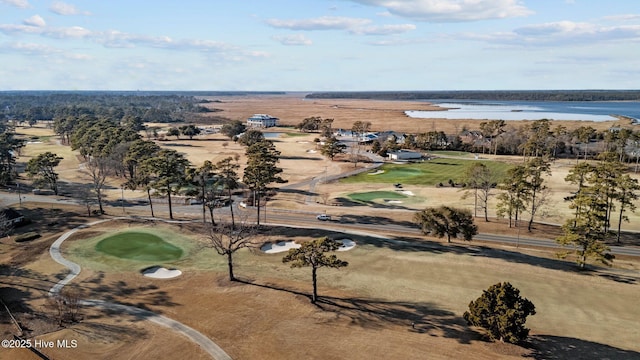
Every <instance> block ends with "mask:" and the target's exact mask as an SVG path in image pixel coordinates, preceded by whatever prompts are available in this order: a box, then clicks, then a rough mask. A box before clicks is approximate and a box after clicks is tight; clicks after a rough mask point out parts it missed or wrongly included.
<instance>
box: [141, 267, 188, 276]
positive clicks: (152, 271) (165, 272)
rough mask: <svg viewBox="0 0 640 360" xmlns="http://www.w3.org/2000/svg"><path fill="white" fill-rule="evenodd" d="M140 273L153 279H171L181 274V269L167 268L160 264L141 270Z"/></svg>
mask: <svg viewBox="0 0 640 360" xmlns="http://www.w3.org/2000/svg"><path fill="white" fill-rule="evenodd" d="M142 275H144V276H146V277H150V278H154V279H171V278H174V277H178V276H180V275H182V271H180V270H177V269H173V270H169V269H167V268H165V267H162V266H153V267H150V268H147V269H144V271H142Z"/></svg>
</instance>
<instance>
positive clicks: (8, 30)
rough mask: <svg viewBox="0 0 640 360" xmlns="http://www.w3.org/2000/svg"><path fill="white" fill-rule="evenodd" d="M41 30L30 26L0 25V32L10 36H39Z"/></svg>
mask: <svg viewBox="0 0 640 360" xmlns="http://www.w3.org/2000/svg"><path fill="white" fill-rule="evenodd" d="M42 29H43V28H40V27H37V26H31V25H12V24H0V32H1V33H4V34H7V35H12V34H41V33H42V31H43V30H42Z"/></svg>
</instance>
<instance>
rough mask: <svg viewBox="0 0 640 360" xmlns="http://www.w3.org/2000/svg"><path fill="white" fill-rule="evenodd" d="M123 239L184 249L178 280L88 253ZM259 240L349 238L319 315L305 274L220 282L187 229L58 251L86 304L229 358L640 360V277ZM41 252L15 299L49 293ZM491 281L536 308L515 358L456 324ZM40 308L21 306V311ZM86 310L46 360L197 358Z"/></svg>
mask: <svg viewBox="0 0 640 360" xmlns="http://www.w3.org/2000/svg"><path fill="white" fill-rule="evenodd" d="M145 229H146V230H145ZM121 230H127V231H129V230H135V231H143V230H145V231H152V232H156V233H158V234H162V236H163V237H166V238H170V239H171V241H172V242H174V243H175V244H176V245H179V246H180V247H183V248H185V249H187V251H186V256H185V257H184V258H182V259H180V260H178V261H171V262H168V263H167V265H171V266H175V267H178V268H180V269H181V270H182V271H183V275H182V276H181V277H178V278H175V279H170V280H159V279H150V278H146V277H144V276H142V275H141V274H140V273H139V270H140V269H141V268H144V267H145V266H147V265H148V264H149V263H150V262H147V261H134V260H125V259H118V258H114V257H111V258H113V259H109V256H106V255H104V254H100V253H98V252H96V251H95V244H96V243H97V242H99V241H100V239H103V238H104V237H105V236H106V235H108V234H111V233H113V232H118V231H121ZM267 234H268V235H267V236H266V237H264V238H263V239H264V241H267V242H274V241H279V240H287V241H289V240H295V241H296V242H303V241H306V240H310V239H312V238H316V237H320V236H325V235H329V236H332V237H334V238H341V239H342V238H350V239H353V240H355V241H356V243H357V246H356V247H355V248H354V249H353V250H350V251H347V252H341V253H339V254H338V256H339V258H341V259H343V260H346V261H348V262H349V266H348V267H346V268H343V269H340V270H331V269H321V270H320V271H319V291H320V295H321V296H322V297H323V299H322V301H320V303H319V304H318V305H317V306H314V305H312V304H311V303H310V302H309V298H308V294H309V292H310V280H309V279H310V271H309V269H290V268H289V267H288V266H287V265H286V264H282V262H281V258H282V256H283V255H282V254H264V253H262V252H260V251H257V250H255V251H241V252H239V253H238V254H237V256H236V257H235V260H236V274H237V275H238V276H239V277H240V278H241V279H243V281H242V282H240V283H229V282H228V281H227V280H225V277H226V273H225V265H226V264H225V260H224V258H223V257H220V256H217V255H215V254H214V252H213V250H212V249H209V248H206V247H203V238H202V236H201V235H200V232H199V231H198V227H197V225H190V226H184V225H183V226H178V225H162V224H153V223H148V222H147V223H139V222H122V221H121V222H119V223H110V224H103V225H99V226H96V227H92V228H89V229H85V230H81V231H80V232H78V233H76V234H75V235H73V237H72V238H70V239H69V240H68V241H67V243H65V245H64V247H63V251H64V253H65V254H66V256H68V257H69V258H70V259H71V260H73V261H77V262H78V263H80V264H81V265H82V266H83V271H82V273H81V275H80V277H79V278H78V279H77V280H76V281H74V283H76V284H78V285H79V286H81V288H82V290H83V292H84V295H85V296H86V297H89V298H104V299H108V300H110V301H117V302H121V303H125V304H138V306H144V307H145V308H148V309H150V310H152V311H154V312H158V313H162V314H164V315H166V316H169V317H171V318H173V319H176V320H178V321H181V322H183V323H185V324H187V325H189V326H191V327H193V328H195V329H196V330H198V331H200V332H202V333H204V334H206V335H207V336H209V337H210V338H212V339H214V341H216V343H218V344H219V345H220V346H221V347H222V348H223V349H224V350H225V351H226V352H227V353H229V354H230V355H231V356H232V357H233V358H237V359H252V358H261V359H299V358H309V359H315V358H317V359H328V358H331V359H339V358H344V357H345V354H349V355H348V357H349V358H350V359H368V358H371V356H372V355H373V354H376V356H377V355H381V354H384V357H385V358H390V359H405V358H410V357H428V358H434V359H451V358H456V359H458V358H474V359H498V358H499V359H510V358H519V357H521V356H523V355H527V356H532V357H535V358H554V359H574V358H576V357H581V358H585V359H589V358H593V359H596V358H598V359H599V358H605V357H606V358H615V359H632V358H635V357H637V356H639V355H640V353H639V352H640V348H639V347H638V344H637V341H636V339H637V338H638V336H639V335H640V334H639V333H638V331H639V330H638V328H637V326H636V325H637V324H636V319H638V317H639V316H640V309H639V308H638V307H637V306H635V303H636V302H637V288H636V287H637V286H638V284H639V283H640V277H639V276H638V274H637V273H636V272H628V271H620V270H607V269H599V270H597V271H592V272H576V271H575V270H574V269H575V267H574V265H573V264H571V263H568V262H564V261H559V260H555V259H554V258H553V255H552V254H547V253H545V252H541V251H535V250H523V251H521V252H518V253H516V252H513V251H512V250H510V249H507V248H505V249H490V248H484V247H482V246H477V245H474V244H473V243H470V244H464V245H463V244H444V243H441V242H438V241H428V240H427V241H425V240H419V239H404V240H418V241H419V242H418V243H416V245H415V246H406V245H405V246H400V245H395V244H394V243H393V242H387V241H384V240H382V239H379V238H374V237H368V236H363V235H354V234H341V233H336V232H325V231H322V230H302V229H300V230H296V229H287V228H272V229H271V230H269V231H268V232H267ZM46 241H47V240H44V239H43V240H37V241H36V243H38V242H46ZM36 243H34V245H36ZM8 245H9V244H8V243H7V241H6V240H3V241H2V243H1V244H0V246H2V249H3V253H4V254H7V251H8V252H11V251H16V250H15V249H14V250H11V249H10V248H9V247H8ZM35 248H36V247H35V246H34V249H35ZM41 249H42V250H41V251H42V254H41V256H37V254H32V255H36V256H33V257H32V258H34V259H36V260H35V261H33V260H31V261H30V262H28V263H25V264H24V265H23V268H25V269H31V270H29V271H30V273H29V275H28V277H29V278H31V279H32V280H30V281H31V285H29V282H26V281H25V282H23V283H20V281H18V279H20V276H25V275H27V274H26V273H23V275H20V274H15V273H14V274H7V273H3V275H2V278H1V281H2V282H3V283H11V284H13V285H12V286H13V287H14V288H15V287H17V288H21V287H22V286H31V288H28V287H26V288H24V291H27V292H30V293H33V291H34V288H37V287H42V288H43V289H46V288H47V285H46V284H47V281H51V280H53V279H54V278H55V275H56V271H55V266H50V265H49V266H50V268H51V270H53V272H50V271H47V269H48V267H46V266H45V267H42V265H40V266H37V267H35V268H32V267H31V264H34V265H35V263H36V262H38V263H42V262H46V248H41ZM91 252H93V253H91ZM38 258H41V260H37V259H38ZM36 269H37V270H36ZM498 281H510V282H511V283H512V284H514V285H515V286H516V287H518V288H519V289H521V291H522V294H523V296H525V297H527V298H528V299H530V300H531V301H532V302H533V303H534V304H535V305H536V310H537V312H538V313H537V315H535V316H533V317H531V318H530V319H529V321H528V323H527V324H528V326H529V327H530V328H531V329H532V332H531V335H532V338H531V342H530V343H529V344H528V345H527V346H526V347H524V348H522V347H516V346H508V345H501V344H491V343H487V342H485V341H484V340H483V339H482V336H481V335H480V334H479V333H477V332H476V331H474V330H472V329H469V328H467V326H466V325H465V324H464V320H462V317H461V314H462V312H464V311H465V310H466V307H467V305H468V302H469V301H470V300H472V299H475V298H476V297H478V296H479V295H480V294H481V293H482V290H483V289H486V288H487V287H488V286H489V285H491V284H493V283H495V282H498ZM187 289H188V290H187ZM31 301H33V302H31ZM40 301H41V300H40ZM37 303H38V300H28V301H27V302H26V303H25V306H37ZM86 311H87V312H86V317H87V318H86V319H85V321H83V322H81V323H79V324H78V325H73V326H71V327H69V328H68V329H66V330H62V331H58V332H54V333H51V334H48V335H46V336H43V337H42V338H43V339H63V338H73V339H77V340H78V341H79V346H78V348H77V349H63V350H60V349H58V350H57V351H54V352H51V353H50V354H51V355H54V356H63V357H69V356H73V357H75V358H86V357H89V356H92V357H93V358H105V357H104V355H105V354H109V355H108V356H109V357H112V356H113V354H121V355H124V354H128V356H135V357H136V358H154V357H157V356H158V354H172V353H174V354H175V353H176V351H178V349H176V347H179V349H180V350H179V351H180V356H181V357H183V358H184V357H189V358H203V357H202V353H201V351H200V350H199V349H198V348H197V347H196V346H194V345H193V344H190V343H189V342H187V341H184V339H182V338H181V337H180V336H176V335H175V334H172V333H171V332H169V331H167V330H166V329H164V328H158V327H157V326H155V325H152V324H149V323H148V322H145V321H139V320H136V319H134V318H131V317H128V316H123V315H110V316H108V318H107V317H106V316H105V315H104V314H101V313H100V312H98V311H95V310H86ZM594 319H595V320H594ZM412 322H414V323H415V328H412V326H411V323H412ZM98 324H101V325H100V327H98V326H97V325H98ZM611 333H616V334H617V336H615V337H612V336H610V334H611ZM174 338H175V339H174ZM143 342H144V344H145V345H144V346H141V344H142V343H143ZM94 343H95V344H97V345H94ZM97 350H100V351H102V352H98V351H97ZM591 355H593V356H591ZM161 357H162V356H161Z"/></svg>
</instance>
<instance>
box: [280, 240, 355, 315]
mask: <svg viewBox="0 0 640 360" xmlns="http://www.w3.org/2000/svg"><path fill="white" fill-rule="evenodd" d="M340 246H341V244H340V243H339V242H337V241H335V240H332V239H329V238H327V237H324V238H320V239H316V240H313V241H308V242H306V243H304V244H302V246H301V247H300V248H298V249H290V250H289V253H287V255H286V256H285V257H284V258H282V262H283V263H291V267H292V268H295V267H311V279H312V281H313V294H312V297H311V302H312V303H315V302H316V301H317V300H318V277H317V271H318V269H319V268H321V267H331V268H335V269H338V268H341V267H345V266H348V265H349V263H348V262H346V261H342V260H340V259H338V257H337V256H336V255H335V254H331V255H326V254H325V253H327V252H331V251H336V250H338V248H340Z"/></svg>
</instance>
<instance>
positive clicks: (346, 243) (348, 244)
mask: <svg viewBox="0 0 640 360" xmlns="http://www.w3.org/2000/svg"><path fill="white" fill-rule="evenodd" d="M336 241H338V242H341V243H342V246H340V248H338V251H347V250H351V249H353V248H354V247H356V242H355V241H353V240H351V239H340V240H336Z"/></svg>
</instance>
